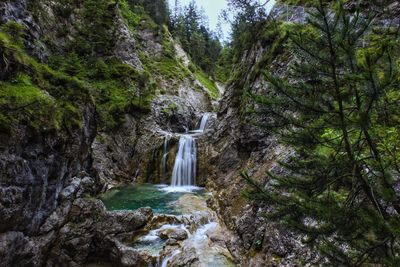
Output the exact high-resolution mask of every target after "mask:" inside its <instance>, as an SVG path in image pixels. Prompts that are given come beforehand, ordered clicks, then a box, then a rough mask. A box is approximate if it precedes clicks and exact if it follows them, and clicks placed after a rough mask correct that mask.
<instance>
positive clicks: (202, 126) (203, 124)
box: [198, 113, 210, 132]
mask: <svg viewBox="0 0 400 267" xmlns="http://www.w3.org/2000/svg"><path fill="white" fill-rule="evenodd" d="M209 116H210V114H208V113H205V114H204V115H203V117H202V118H201V122H200V127H199V129H198V131H200V132H204V130H205V129H206V126H207V121H208V117H209Z"/></svg>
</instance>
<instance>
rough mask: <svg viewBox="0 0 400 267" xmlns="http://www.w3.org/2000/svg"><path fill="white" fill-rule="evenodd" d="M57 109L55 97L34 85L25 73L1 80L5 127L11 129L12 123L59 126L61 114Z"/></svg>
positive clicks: (0, 95)
mask: <svg viewBox="0 0 400 267" xmlns="http://www.w3.org/2000/svg"><path fill="white" fill-rule="evenodd" d="M56 109H57V105H56V101H55V99H54V98H52V97H51V96H50V95H48V94H46V93H45V92H44V91H42V90H41V89H40V88H39V87H37V86H36V85H34V84H33V83H32V81H31V78H30V77H29V76H27V75H25V74H18V75H17V76H16V77H15V78H14V79H12V80H11V81H7V82H4V81H3V82H0V110H1V113H2V114H1V116H0V121H1V126H2V128H3V129H9V128H10V126H11V124H26V125H30V126H31V127H33V128H36V129H38V130H40V128H41V127H47V128H59V126H60V116H59V112H57V111H56Z"/></svg>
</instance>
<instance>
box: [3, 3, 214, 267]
mask: <svg viewBox="0 0 400 267" xmlns="http://www.w3.org/2000/svg"><path fill="white" fill-rule="evenodd" d="M33 2H34V5H35V10H34V11H33V10H31V6H30V4H32V3H33ZM64 3H65V5H64V6H63V4H61V3H60V2H58V1H50V0H43V1H32V2H30V1H25V0H9V1H1V3H0V24H3V23H6V22H7V21H17V22H18V23H20V24H23V25H25V26H26V28H27V34H28V37H27V40H26V43H25V48H26V50H27V51H28V53H29V54H30V55H31V56H33V57H34V58H36V59H38V60H39V61H41V62H46V60H47V59H48V57H49V56H50V55H51V53H50V52H49V51H52V49H55V50H58V51H64V50H65V49H66V46H67V45H68V43H70V42H72V41H74V40H76V38H77V36H78V35H79V29H80V28H79V27H80V26H81V24H82V23H85V18H84V17H83V16H84V15H82V14H83V12H81V11H82V10H81V9H82V2H80V1H64ZM60 5H61V6H60ZM109 8H111V9H112V10H114V9H115V6H111V5H110V6H109ZM64 11H65V13H63V12H64ZM60 12H61V13H62V15H60ZM114 15H115V17H113V19H112V21H113V22H112V25H113V28H112V29H111V30H110V36H112V37H113V40H114V41H115V45H114V46H113V47H112V49H111V51H107V52H110V55H108V56H110V57H115V58H117V59H119V60H121V61H122V62H124V63H125V64H128V65H130V66H131V67H133V68H134V69H136V70H138V71H142V70H143V63H142V62H141V60H140V57H139V54H140V53H139V48H138V47H140V48H141V49H142V51H141V52H143V53H145V54H147V56H148V57H149V60H153V61H155V62H156V61H157V60H158V58H159V57H160V55H161V52H162V51H163V49H165V47H164V46H163V43H162V41H163V40H161V39H160V38H159V36H158V35H157V34H158V32H157V33H155V32H153V30H154V29H146V28H145V27H146V26H145V25H144V26H143V27H141V30H140V31H138V32H137V33H136V34H135V35H133V34H132V32H131V30H130V29H129V27H128V26H127V24H126V22H125V20H124V19H123V18H122V17H121V14H120V12H115V14H114ZM106 30H107V29H106ZM136 35H137V36H136ZM169 38H170V41H171V42H173V40H172V38H171V37H169ZM43 40H50V42H49V43H51V44H54V47H51V49H48V48H46V45H45V44H44V43H42V41H43ZM175 45H176V44H175ZM182 56H183V57H185V55H184V54H183V55H182V51H181V53H180V55H179V57H182ZM186 58H187V56H186ZM154 75H155V76H157V77H156V80H157V82H158V85H157V86H158V87H157V88H158V91H157V92H155V93H156V94H157V95H156V97H155V99H154V101H153V103H152V106H151V112H149V113H148V114H147V115H137V116H136V114H135V115H126V117H125V123H124V124H123V125H122V126H121V127H120V128H119V129H117V130H115V131H114V132H107V133H106V132H99V130H98V125H97V114H96V108H95V105H94V103H92V102H91V101H89V100H88V102H87V103H86V102H85V103H82V104H80V106H79V109H80V114H83V115H82V118H81V121H82V123H81V125H80V126H77V127H76V128H74V129H69V128H68V127H61V129H60V130H54V131H48V130H46V129H42V130H40V131H39V130H35V129H31V128H29V127H26V126H23V125H20V126H18V128H17V129H16V130H15V132H13V134H12V135H10V134H8V133H0V217H1V223H0V266H82V265H84V264H86V263H88V262H105V263H107V262H112V263H113V264H114V265H118V266H142V265H144V264H146V266H147V263H149V262H151V261H152V258H151V257H149V255H145V254H140V253H138V252H137V251H135V250H134V249H132V248H130V247H127V246H125V245H124V240H125V238H130V239H131V238H132V237H133V235H134V232H136V231H137V230H139V229H141V228H143V227H144V226H145V225H146V224H147V221H148V220H150V219H151V217H152V213H151V211H150V210H148V209H141V210H139V211H136V212H106V211H105V208H104V206H103V205H102V203H101V202H99V201H96V200H94V199H90V196H95V195H96V194H98V193H99V192H101V191H102V190H106V189H107V188H108V187H109V186H112V185H114V184H118V183H122V182H133V181H138V182H164V183H168V182H169V179H170V178H169V177H170V175H169V174H167V175H161V172H160V164H159V163H160V159H161V157H162V155H160V151H161V150H162V149H163V144H164V136H165V132H167V131H170V132H184V131H185V127H187V128H193V127H195V125H196V124H197V122H198V120H200V117H201V115H202V114H203V113H204V112H206V111H210V110H211V104H210V99H209V96H208V93H207V91H206V90H205V88H202V87H201V86H199V85H198V82H196V79H195V78H194V76H193V75H192V74H185V76H182V77H181V78H180V79H176V80H175V79H166V78H164V77H163V76H162V75H161V74H158V73H156V74H154ZM176 142H177V141H176V139H174V140H171V147H170V148H171V155H170V157H169V161H168V165H169V166H171V165H172V164H173V157H174V155H173V153H174V152H172V150H174V146H175V144H176ZM156 156H160V157H156ZM169 169H171V167H169ZM173 238H178V239H180V238H183V237H182V233H179V234H177V235H174V236H173ZM173 238H172V237H171V240H172V239H173Z"/></svg>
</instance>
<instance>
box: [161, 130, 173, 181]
mask: <svg viewBox="0 0 400 267" xmlns="http://www.w3.org/2000/svg"><path fill="white" fill-rule="evenodd" d="M170 140H171V135H170V134H167V135H166V136H165V137H164V151H163V157H162V161H161V169H162V174H163V176H165V174H166V173H167V159H168V153H169V152H168V146H169V141H170Z"/></svg>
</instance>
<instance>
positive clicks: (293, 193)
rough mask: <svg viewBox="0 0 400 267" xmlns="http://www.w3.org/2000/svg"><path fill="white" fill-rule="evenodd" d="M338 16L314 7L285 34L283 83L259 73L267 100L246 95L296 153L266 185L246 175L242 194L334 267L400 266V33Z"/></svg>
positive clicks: (339, 8)
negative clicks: (287, 57) (287, 53)
mask: <svg viewBox="0 0 400 267" xmlns="http://www.w3.org/2000/svg"><path fill="white" fill-rule="evenodd" d="M359 11H360V10H359V9H358V10H356V11H354V12H353V13H350V12H349V11H348V10H346V9H344V8H343V3H342V2H340V1H336V2H335V12H334V14H332V13H331V12H330V11H328V6H326V5H324V4H323V3H322V1H320V3H319V5H318V6H317V9H316V11H315V12H313V13H312V14H310V18H309V20H308V23H307V24H306V25H292V26H291V27H288V29H289V32H288V37H289V43H290V46H289V47H288V49H289V50H291V52H292V53H293V54H294V55H296V59H295V60H294V61H293V64H292V65H291V67H290V69H289V70H288V72H287V77H286V78H282V77H277V76H274V75H272V74H271V73H268V72H266V73H265V78H266V80H267V81H268V82H269V84H270V87H269V88H270V90H269V92H268V94H267V95H253V97H254V99H255V100H256V101H257V102H258V103H259V104H261V107H262V110H261V111H262V113H263V114H265V115H268V116H269V118H270V121H268V123H266V124H265V125H263V127H264V128H266V129H267V130H268V131H271V132H275V133H276V134H278V135H279V136H280V139H281V141H282V142H283V143H284V144H287V145H288V146H290V147H292V148H293V149H294V150H295V152H296V155H295V156H293V157H291V158H290V159H288V161H285V162H281V165H282V166H283V167H284V169H286V172H284V173H285V174H286V175H278V174H276V173H269V177H270V178H271V181H270V182H269V186H268V187H267V188H264V187H263V186H261V185H258V184H257V183H255V182H254V181H252V180H251V178H250V177H249V176H248V175H247V174H245V173H244V174H243V177H244V178H245V179H246V180H247V181H248V182H249V183H250V185H252V188H253V191H252V192H250V193H249V196H251V197H253V198H254V199H257V200H261V201H264V202H266V203H269V204H272V205H273V206H274V211H273V212H271V213H270V214H268V215H267V216H268V217H269V218H271V219H274V220H277V221H278V222H280V223H282V224H284V225H286V226H287V227H288V228H290V229H292V230H294V231H298V232H300V233H302V234H305V239H304V242H305V243H307V244H308V245H310V246H313V247H314V248H318V249H319V251H320V252H321V253H322V254H324V255H325V256H327V257H328V258H329V259H330V260H331V263H334V264H335V265H345V266H360V265H368V264H369V265H376V264H378V265H385V266H397V265H398V264H399V262H400V259H399V254H398V253H399V251H400V243H399V232H400V220H399V219H400V217H399V214H400V205H399V203H400V201H399V196H398V194H397V193H396V190H397V189H396V188H397V186H398V178H399V177H400V172H399V165H398V162H399V141H398V140H399V139H398V133H399V132H400V129H399V109H398V107H399V100H400V99H399V93H398V92H399V90H398V88H399V85H400V84H399V82H400V69H399V67H400V65H399V62H400V46H399V39H400V37H399V33H398V31H397V30H396V29H392V28H379V27H377V26H375V25H374V22H375V19H376V17H375V16H376V14H373V13H372V12H371V13H369V14H367V15H365V14H364V15H363V16H362V15H361V14H360V13H359Z"/></svg>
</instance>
